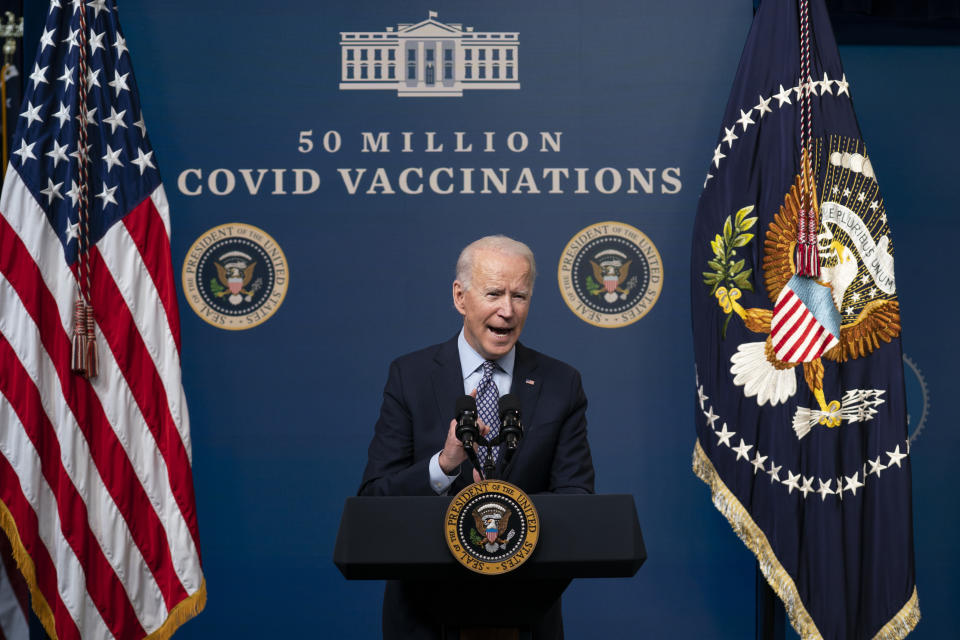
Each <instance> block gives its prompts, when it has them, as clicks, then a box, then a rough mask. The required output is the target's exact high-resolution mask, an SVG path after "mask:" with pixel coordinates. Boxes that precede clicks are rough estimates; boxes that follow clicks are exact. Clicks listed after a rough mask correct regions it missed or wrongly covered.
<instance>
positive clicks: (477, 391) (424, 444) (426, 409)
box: [359, 236, 594, 638]
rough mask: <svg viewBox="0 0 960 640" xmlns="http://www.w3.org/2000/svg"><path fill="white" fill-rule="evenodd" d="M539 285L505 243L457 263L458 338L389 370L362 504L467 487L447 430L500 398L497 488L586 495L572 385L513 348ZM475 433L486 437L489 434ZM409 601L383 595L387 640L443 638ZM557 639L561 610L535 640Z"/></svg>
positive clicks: (480, 245) (589, 485) (561, 369)
mask: <svg viewBox="0 0 960 640" xmlns="http://www.w3.org/2000/svg"><path fill="white" fill-rule="evenodd" d="M535 277H536V266H535V263H534V259H533V253H532V252H531V251H530V249H529V247H527V246H526V245H525V244H523V243H521V242H517V241H515V240H512V239H510V238H507V237H505V236H488V237H486V238H481V239H480V240H477V241H476V242H474V243H472V244H470V245H469V246H467V247H466V248H465V249H464V250H463V251H462V252H461V254H460V258H459V260H458V261H457V276H456V280H455V281H454V283H453V304H454V306H455V307H456V309H457V311H459V312H460V314H461V315H462V316H463V329H462V330H461V331H460V334H459V335H458V336H456V337H454V338H452V339H451V340H448V341H447V342H444V343H442V344H439V345H434V346H432V347H428V348H426V349H423V350H421V351H417V352H414V353H411V354H408V355H405V356H402V357H400V358H398V359H397V360H395V361H394V362H393V363H392V364H391V365H390V373H389V377H388V379H387V384H386V387H385V388H384V392H383V405H382V406H381V408H380V418H379V420H378V421H377V424H376V427H375V430H374V436H373V440H372V441H371V443H370V448H369V453H368V460H367V468H366V470H365V471H364V474H363V482H362V484H361V486H360V492H359V493H360V495H370V496H415V495H438V494H439V495H444V494H449V495H453V494H455V493H456V492H457V491H459V490H460V489H462V488H463V487H465V486H467V485H468V484H470V482H472V481H473V480H474V479H475V471H473V468H472V465H471V464H470V463H469V462H468V461H467V454H466V452H465V450H464V448H463V445H462V444H461V443H460V442H459V441H458V440H457V437H456V433H455V429H456V420H452V419H451V416H452V415H453V413H454V408H455V405H456V401H457V399H458V398H460V397H461V396H463V395H464V394H465V393H472V394H474V395H477V396H478V401H482V399H483V398H484V397H485V396H487V394H494V395H493V398H494V399H496V398H497V397H499V396H502V395H505V394H506V393H513V394H515V395H516V396H518V398H519V400H520V406H521V416H522V419H523V422H524V425H525V426H524V436H523V439H522V440H521V441H520V444H519V446H518V447H517V450H516V453H515V455H514V456H513V458H512V460H511V461H510V462H509V463H507V462H506V457H507V456H505V455H500V453H499V452H497V451H493V452H492V453H491V455H493V456H494V460H495V461H496V467H497V477H498V478H501V479H503V480H506V481H507V482H510V483H513V484H515V485H517V486H519V487H520V488H521V489H523V490H524V491H526V492H527V493H542V492H553V493H592V492H593V481H594V470H593V460H592V458H591V456H590V446H589V444H588V443H587V429H586V415H585V414H586V407H587V399H586V396H585V395H584V393H583V387H582V386H581V383H580V374H579V373H578V372H577V371H576V370H575V369H573V368H572V367H570V366H569V365H567V364H564V363H563V362H560V361H559V360H555V359H553V358H550V357H548V356H545V355H543V354H541V353H538V352H536V351H534V350H532V349H528V348H527V347H525V346H523V345H522V344H520V343H519V342H518V341H517V340H518V338H519V337H520V332H521V331H522V330H523V325H524V322H525V321H526V319H527V312H528V311H529V308H530V298H531V295H532V293H533V283H534V279H535ZM480 403H481V404H482V402H480ZM482 417H483V411H482V410H481V418H482ZM492 426H493V427H494V428H496V425H492ZM481 428H482V431H483V433H484V434H487V433H489V427H488V426H487V425H485V424H484V425H482V427H481ZM416 590H417V587H414V586H412V585H409V584H406V585H405V584H403V583H393V582H391V583H388V584H387V590H386V593H385V596H384V620H383V622H384V637H387V638H391V637H397V638H411V637H415V638H436V637H439V634H440V629H439V627H438V626H437V625H435V624H434V623H432V622H431V621H430V620H429V618H428V616H425V615H424V614H423V611H422V607H421V606H418V604H417V599H418V598H419V597H421V596H423V594H422V593H421V594H418V593H414V591H416ZM427 597H429V596H427ZM562 633H563V632H562V625H561V621H560V607H559V601H558V602H557V604H556V606H554V608H553V610H551V612H549V614H548V615H547V616H546V618H545V620H544V622H543V624H541V625H540V626H539V627H538V628H535V629H534V637H544V638H555V637H560V636H562Z"/></svg>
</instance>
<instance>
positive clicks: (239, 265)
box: [213, 251, 259, 305]
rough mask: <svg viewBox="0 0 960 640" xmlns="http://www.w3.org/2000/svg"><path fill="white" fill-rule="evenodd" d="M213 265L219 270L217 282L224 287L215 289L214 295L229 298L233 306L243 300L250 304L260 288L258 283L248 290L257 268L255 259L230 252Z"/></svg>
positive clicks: (236, 252)
mask: <svg viewBox="0 0 960 640" xmlns="http://www.w3.org/2000/svg"><path fill="white" fill-rule="evenodd" d="M213 264H214V266H216V268H217V280H219V282H220V284H221V285H222V286H221V287H217V288H215V291H214V294H213V295H215V296H217V297H218V298H222V297H224V296H229V297H228V298H227V300H228V301H229V302H230V304H232V305H238V304H240V302H242V301H243V300H246V301H247V302H250V300H251V299H252V298H253V294H254V293H256V292H257V289H258V288H259V286H257V283H254V286H251V287H249V288H247V287H248V285H249V284H250V281H251V280H252V279H253V273H254V270H255V269H256V267H257V263H256V262H254V261H253V258H251V257H250V256H248V255H247V254H245V253H243V252H242V251H229V252H227V253H225V254H223V255H222V256H220V261H219V262H214V263H213Z"/></svg>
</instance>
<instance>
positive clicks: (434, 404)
mask: <svg viewBox="0 0 960 640" xmlns="http://www.w3.org/2000/svg"><path fill="white" fill-rule="evenodd" d="M510 391H511V393H513V394H514V395H516V396H517V397H519V399H520V406H521V412H520V415H521V418H522V420H523V424H524V433H523V439H522V440H521V441H520V445H519V446H518V447H517V451H516V453H515V455H514V456H513V460H512V462H511V463H510V464H509V465H508V466H507V467H506V468H502V467H501V468H500V469H498V477H499V478H500V479H502V480H506V481H507V482H510V483H512V484H515V485H517V486H518V487H520V488H521V489H523V490H524V491H526V492H527V493H544V492H554V493H593V479H594V472H593V459H592V458H591V457H590V446H589V444H588V443H587V420H586V409H587V398H586V396H585V395H584V393H583V387H582V386H581V383H580V374H579V373H577V370H576V369H574V368H573V367H571V366H569V365H567V364H565V363H563V362H560V361H559V360H555V359H554V358H551V357H549V356H545V355H543V354H542V353H539V352H537V351H534V350H533V349H528V348H526V347H525V346H523V345H522V344H520V343H519V342H518V343H517V355H516V360H515V361H514V367H513V382H512V384H511V388H510ZM461 396H463V373H462V371H461V369H460V354H459V352H458V350H457V339H456V337H454V338H453V339H452V340H448V341H447V342H444V343H443V344H439V345H435V346H432V347H428V348H426V349H423V350H421V351H416V352H414V353H411V354H408V355H405V356H402V357H400V358H398V359H396V360H394V361H393V363H392V364H391V365H390V375H389V378H388V379H387V384H386V387H385V388H384V390H383V406H381V408H380V418H379V420H377V425H376V428H375V429H374V435H373V441H372V442H371V443H370V449H369V451H368V456H367V468H366V470H365V471H364V474H363V482H362V484H361V486H360V492H359V493H360V495H368V496H418V495H424V496H429V495H436V493H435V492H434V490H433V488H432V487H431V486H430V472H429V470H428V465H429V462H430V458H431V457H432V456H433V454H435V453H437V452H438V451H440V449H442V448H443V444H444V441H445V440H446V437H447V431H449V429H450V420H451V419H452V418H453V417H454V407H455V405H456V401H457V399H458V398H460V397H461ZM500 458H501V465H503V461H504V460H505V458H506V456H503V455H501V456H500ZM472 481H473V478H472V474H471V471H470V464H469V462H465V463H464V464H463V465H462V467H461V473H460V476H459V477H458V478H457V480H456V482H454V484H453V486H452V487H451V488H450V494H451V495H453V494H455V493H456V492H457V491H459V490H460V489H462V488H463V487H465V486H466V485H468V484H470V482H472Z"/></svg>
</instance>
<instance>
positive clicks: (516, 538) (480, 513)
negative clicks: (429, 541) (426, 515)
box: [444, 480, 540, 575]
mask: <svg viewBox="0 0 960 640" xmlns="http://www.w3.org/2000/svg"><path fill="white" fill-rule="evenodd" d="M539 536H540V518H539V516H538V515H537V509H536V507H534V506H533V501H532V500H530V496H528V495H527V494H526V493H524V492H523V491H522V490H521V489H520V488H519V487H516V486H514V485H512V484H510V483H509V482H503V481H501V480H483V481H481V482H477V483H474V484H472V485H470V486H469V487H467V488H465V489H464V490H463V491H461V492H460V493H458V494H457V495H456V496H455V497H454V498H453V501H452V502H451V503H450V506H449V507H448V508H447V513H446V516H445V518H444V537H445V539H446V541H447V546H448V547H449V548H450V552H451V553H452V554H453V557H454V558H456V559H457V561H458V562H459V563H460V564H462V565H463V566H465V567H466V568H468V569H470V570H471V571H475V572H477V573H483V574H487V575H496V574H502V573H508V572H510V571H513V570H514V569H516V568H517V567H519V566H520V565H522V564H523V563H524V562H526V561H527V559H528V558H529V557H530V555H531V554H532V553H533V550H534V549H535V548H536V546H537V540H538V538H539Z"/></svg>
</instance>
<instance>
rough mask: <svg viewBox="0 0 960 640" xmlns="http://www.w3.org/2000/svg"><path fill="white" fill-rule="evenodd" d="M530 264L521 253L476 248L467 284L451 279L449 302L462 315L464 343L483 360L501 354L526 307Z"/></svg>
mask: <svg viewBox="0 0 960 640" xmlns="http://www.w3.org/2000/svg"><path fill="white" fill-rule="evenodd" d="M530 294H531V286H530V265H529V264H527V260H526V259H525V258H523V257H521V256H513V255H508V254H505V253H501V252H499V251H494V250H486V249H478V250H477V252H476V254H475V255H474V261H473V274H472V277H471V280H470V288H469V289H465V288H464V286H463V283H462V282H460V281H459V280H456V281H454V283H453V304H454V306H455V307H456V308H457V311H459V312H460V313H461V314H462V315H463V334H464V337H465V338H466V339H467V343H469V345H470V346H471V347H473V348H474V349H475V350H476V352H477V353H479V354H480V355H481V356H483V358H484V359H486V360H496V359H497V358H499V357H501V356H503V355H505V354H506V353H507V352H508V351H510V349H512V348H513V345H514V344H516V342H517V338H519V337H520V331H521V330H522V329H523V323H524V322H526V320H527V312H528V311H529V310H530Z"/></svg>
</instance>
